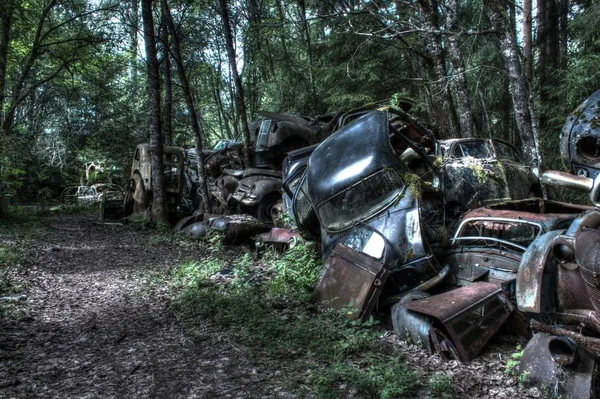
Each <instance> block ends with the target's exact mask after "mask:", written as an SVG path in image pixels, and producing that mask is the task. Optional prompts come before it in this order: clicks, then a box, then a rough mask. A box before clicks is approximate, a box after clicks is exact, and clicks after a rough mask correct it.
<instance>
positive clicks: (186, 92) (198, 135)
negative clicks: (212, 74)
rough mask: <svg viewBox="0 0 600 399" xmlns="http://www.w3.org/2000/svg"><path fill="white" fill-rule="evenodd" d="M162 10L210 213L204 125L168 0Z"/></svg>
mask: <svg viewBox="0 0 600 399" xmlns="http://www.w3.org/2000/svg"><path fill="white" fill-rule="evenodd" d="M161 6H162V12H163V15H164V17H165V21H166V23H167V28H168V29H169V32H170V34H171V39H172V40H173V59H174V61H175V66H176V67H177V75H178V76H179V83H181V88H182V90H183V96H184V97H185V102H186V104H187V108H188V112H189V114H190V122H191V125H192V131H193V132H194V144H195V146H196V162H197V163H198V186H199V189H200V194H201V195H202V204H203V206H204V212H206V213H210V212H211V206H210V197H209V196H208V182H207V179H206V170H205V169H204V156H203V155H202V149H203V146H202V126H201V125H200V122H199V120H198V114H197V112H196V106H195V104H194V97H193V96H192V90H191V88H190V84H189V81H188V78H187V75H186V73H185V68H184V66H183V59H182V57H181V46H180V43H179V36H177V31H176V30H175V24H174V23H173V18H172V16H171V10H170V9H169V4H168V0H161Z"/></svg>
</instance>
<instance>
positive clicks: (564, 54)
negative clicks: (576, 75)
mask: <svg viewBox="0 0 600 399" xmlns="http://www.w3.org/2000/svg"><path fill="white" fill-rule="evenodd" d="M569 11H570V5H569V0H559V15H558V35H559V42H558V68H559V69H560V70H563V71H565V70H566V69H567V61H568V40H569V37H568V31H567V28H568V21H569Z"/></svg>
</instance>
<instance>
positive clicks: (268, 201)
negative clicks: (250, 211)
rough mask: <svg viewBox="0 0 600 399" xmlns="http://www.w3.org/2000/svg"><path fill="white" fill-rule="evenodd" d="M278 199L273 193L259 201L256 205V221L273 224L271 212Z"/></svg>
mask: <svg viewBox="0 0 600 399" xmlns="http://www.w3.org/2000/svg"><path fill="white" fill-rule="evenodd" d="M279 199H280V196H279V195H277V194H275V193H272V194H268V195H266V196H265V197H264V198H263V199H262V201H260V204H258V210H257V212H256V217H257V219H258V220H260V221H261V222H263V223H268V224H273V217H272V216H271V210H272V209H273V207H274V206H275V204H276V203H277V202H278V201H279Z"/></svg>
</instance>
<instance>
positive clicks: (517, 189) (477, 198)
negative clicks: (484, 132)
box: [436, 139, 541, 210]
mask: <svg viewBox="0 0 600 399" xmlns="http://www.w3.org/2000/svg"><path fill="white" fill-rule="evenodd" d="M436 156H438V157H440V158H441V161H442V170H443V179H442V184H443V186H442V191H443V193H444V199H445V202H446V203H447V204H448V205H449V206H450V207H452V206H455V207H458V208H459V209H460V210H466V209H473V208H477V207H480V206H485V205H487V204H491V203H497V202H505V201H510V200H520V199H525V198H530V197H533V196H540V195H541V188H540V183H539V181H538V179H537V178H536V176H535V175H534V174H533V172H532V171H531V168H530V167H528V166H527V165H526V164H525V161H524V160H523V158H522V156H521V154H520V153H519V152H518V151H517V149H516V148H515V147H513V146H512V145H510V144H509V143H507V142H505V141H502V140H496V139H493V140H492V139H451V140H441V141H439V142H438V145H437V146H436Z"/></svg>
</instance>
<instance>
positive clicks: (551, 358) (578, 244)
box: [516, 210, 600, 398]
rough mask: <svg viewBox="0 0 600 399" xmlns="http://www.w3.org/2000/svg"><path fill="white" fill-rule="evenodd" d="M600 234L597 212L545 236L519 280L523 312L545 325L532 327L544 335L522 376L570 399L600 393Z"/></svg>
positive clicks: (530, 348) (530, 350)
mask: <svg viewBox="0 0 600 399" xmlns="http://www.w3.org/2000/svg"><path fill="white" fill-rule="evenodd" d="M599 228H600V211H598V210H592V211H588V212H585V213H584V214H582V215H581V216H580V217H578V218H577V219H575V220H574V221H573V222H572V223H571V226H569V228H568V229H567V230H566V231H564V232H561V231H554V232H549V233H546V234H544V235H542V236H540V237H539V238H538V239H536V240H535V241H534V242H533V243H532V244H531V246H530V249H529V250H528V251H527V252H526V253H525V255H524V257H523V261H522V263H521V267H520V268H519V272H518V274H517V298H516V299H517V306H518V307H519V310H521V311H522V312H524V313H526V314H531V315H533V316H534V317H537V318H538V319H540V320H542V321H537V320H532V322H531V327H532V329H533V330H534V331H538V334H536V335H535V336H534V337H533V339H532V340H531V341H530V343H529V344H528V345H527V347H526V348H525V351H524V354H523V359H522V361H521V364H520V371H521V372H527V373H528V375H529V381H530V383H533V384H544V385H549V386H551V387H555V391H556V393H557V394H558V395H563V396H564V397H573V398H575V397H576V398H596V397H597V395H598V389H600V385H599V384H600V378H599V377H598V376H599V364H598V354H599V353H600V339H598V336H599V335H600V279H598V276H600V230H599ZM556 324H562V325H563V326H564V327H557V326H556ZM548 333H549V334H550V335H548Z"/></svg>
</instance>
